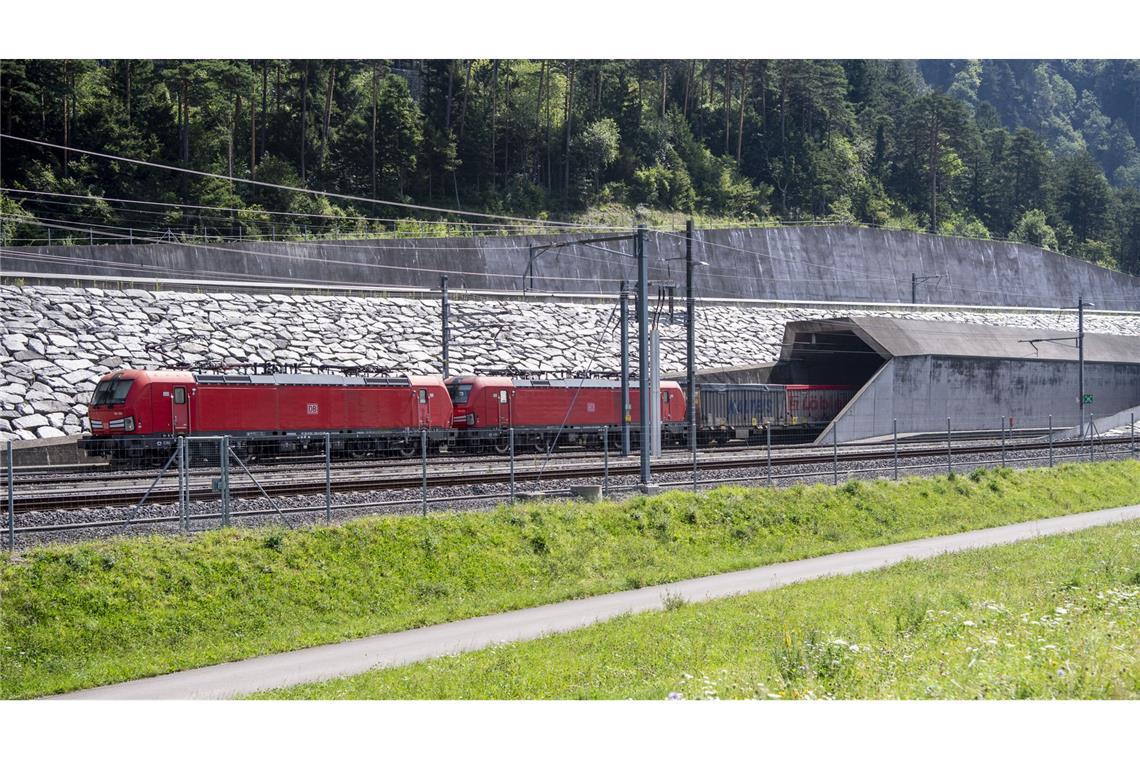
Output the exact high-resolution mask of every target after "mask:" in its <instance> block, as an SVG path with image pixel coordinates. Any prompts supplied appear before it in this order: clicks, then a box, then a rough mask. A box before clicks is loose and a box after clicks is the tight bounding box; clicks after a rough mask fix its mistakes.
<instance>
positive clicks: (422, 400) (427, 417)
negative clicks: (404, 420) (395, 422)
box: [416, 388, 431, 428]
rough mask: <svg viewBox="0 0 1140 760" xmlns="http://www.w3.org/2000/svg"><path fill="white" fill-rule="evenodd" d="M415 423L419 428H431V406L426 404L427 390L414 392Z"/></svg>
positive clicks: (422, 389)
mask: <svg viewBox="0 0 1140 760" xmlns="http://www.w3.org/2000/svg"><path fill="white" fill-rule="evenodd" d="M416 421H417V422H418V424H419V427H421V428H428V427H431V405H430V404H428V392H427V388H420V389H419V390H417V391H416Z"/></svg>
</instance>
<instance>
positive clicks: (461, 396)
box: [447, 383, 471, 404]
mask: <svg viewBox="0 0 1140 760" xmlns="http://www.w3.org/2000/svg"><path fill="white" fill-rule="evenodd" d="M447 392H448V393H450V394H451V403H453V404H466V403H467V399H468V398H469V397H470V396H471V383H448V384H447Z"/></svg>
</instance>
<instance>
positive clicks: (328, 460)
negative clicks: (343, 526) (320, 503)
mask: <svg viewBox="0 0 1140 760" xmlns="http://www.w3.org/2000/svg"><path fill="white" fill-rule="evenodd" d="M331 522H332V435H331V434H329V433H325V523H326V524H328V523H331Z"/></svg>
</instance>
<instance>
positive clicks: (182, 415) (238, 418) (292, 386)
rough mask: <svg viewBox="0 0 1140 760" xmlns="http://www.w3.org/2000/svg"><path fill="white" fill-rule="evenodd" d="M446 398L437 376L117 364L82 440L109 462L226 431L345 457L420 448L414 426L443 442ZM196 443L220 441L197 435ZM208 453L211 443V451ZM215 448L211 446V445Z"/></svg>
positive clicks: (273, 447)
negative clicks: (328, 443) (329, 439)
mask: <svg viewBox="0 0 1140 760" xmlns="http://www.w3.org/2000/svg"><path fill="white" fill-rule="evenodd" d="M451 416H452V414H451V399H450V397H449V396H448V393H447V389H446V388H445V387H444V385H443V381H442V379H440V378H438V377H435V378H433V377H344V376H337V375H309V374H295V375H285V374H275V375H206V374H194V373H190V372H180V371H143V370H130V369H128V370H121V371H119V372H115V373H112V374H109V375H106V376H104V377H103V379H102V380H100V382H99V384H98V385H97V386H96V387H95V393H94V395H93V396H92V399H91V404H90V405H89V408H88V418H89V421H90V425H91V437H89V438H85V439H83V440H82V441H81V443H80V445H81V446H82V448H84V449H85V450H86V451H87V452H88V453H90V454H92V455H95V456H101V457H109V458H110V459H111V460H112V462H113V463H126V462H138V463H142V462H154V461H157V460H160V459H164V458H165V457H166V456H168V455H169V452H170V450H171V449H172V447H173V446H174V441H175V439H176V438H177V436H195V437H202V436H222V435H228V436H230V438H231V445H232V446H233V448H234V450H235V452H237V453H238V454H239V455H244V456H249V457H257V456H266V455H278V454H288V453H296V452H303V451H307V450H320V451H323V450H324V434H325V433H329V434H335V439H334V442H333V446H334V452H335V453H338V454H344V455H350V456H367V455H381V454H399V455H404V456H411V455H414V454H415V453H417V452H418V450H419V446H420V436H421V434H420V431H421V430H426V431H427V433H428V440H429V445H430V446H431V447H433V448H439V447H441V446H445V445H447V444H448V443H449V442H450V441H451V439H452V437H453V432H452V430H451ZM194 445H195V446H196V447H197V448H198V449H201V450H202V451H195V452H193V453H195V454H201V453H202V452H203V451H205V450H206V449H210V451H211V452H216V447H217V444H216V443H214V444H211V443H210V442H206V441H200V440H196V441H195V443H194ZM207 453H209V452H207ZM213 456H214V457H216V456H217V454H216V453H214V454H213Z"/></svg>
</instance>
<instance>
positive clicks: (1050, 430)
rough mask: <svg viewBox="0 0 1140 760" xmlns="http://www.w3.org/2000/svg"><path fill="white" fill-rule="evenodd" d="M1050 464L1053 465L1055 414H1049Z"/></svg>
mask: <svg viewBox="0 0 1140 760" xmlns="http://www.w3.org/2000/svg"><path fill="white" fill-rule="evenodd" d="M1049 466H1050V467H1052V466H1053V415H1051V414H1050V415H1049Z"/></svg>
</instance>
